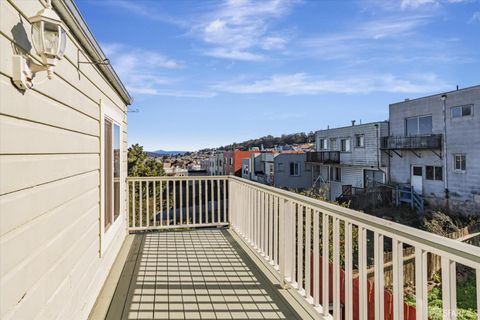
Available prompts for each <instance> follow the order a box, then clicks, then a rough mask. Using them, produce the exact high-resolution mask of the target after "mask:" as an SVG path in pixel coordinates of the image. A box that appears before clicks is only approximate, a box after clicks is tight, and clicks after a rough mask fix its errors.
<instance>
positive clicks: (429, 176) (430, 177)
mask: <svg viewBox="0 0 480 320" xmlns="http://www.w3.org/2000/svg"><path fill="white" fill-rule="evenodd" d="M433 175H434V172H433V166H426V167H425V179H427V180H433V179H434V176H433Z"/></svg>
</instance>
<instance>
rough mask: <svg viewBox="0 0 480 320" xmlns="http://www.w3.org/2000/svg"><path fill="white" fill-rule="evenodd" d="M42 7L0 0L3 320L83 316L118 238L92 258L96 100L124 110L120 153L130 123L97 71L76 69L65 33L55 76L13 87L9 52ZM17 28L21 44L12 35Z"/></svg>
mask: <svg viewBox="0 0 480 320" xmlns="http://www.w3.org/2000/svg"><path fill="white" fill-rule="evenodd" d="M41 8H42V7H41V4H40V2H38V1H33V0H32V1H12V0H7V1H0V56H2V59H0V92H1V94H0V175H1V177H2V178H1V179H0V246H1V250H0V275H1V280H0V305H1V306H2V308H0V318H2V319H3V318H5V319H9V318H11V319H34V318H37V317H38V318H48V319H53V318H64V319H66V318H69V319H82V318H86V317H87V316H88V313H89V311H90V308H91V307H92V306H93V303H94V301H95V298H96V295H97V294H98V292H99V291H100V289H101V286H102V284H103V281H104V280H105V278H106V276H107V274H108V271H109V269H110V266H111V264H112V263H113V261H114V259H115V256H116V253H117V252H118V250H119V248H120V246H121V244H122V242H123V239H124V236H125V228H120V231H119V232H118V234H116V235H115V240H114V242H113V243H112V244H111V246H110V247H109V249H108V250H107V251H106V253H105V255H104V256H102V257H101V258H100V257H99V248H100V243H99V235H98V232H99V222H98V219H99V214H100V186H99V181H100V154H99V152H100V136H99V135H100V120H99V119H100V107H99V106H100V101H103V102H104V103H106V104H108V105H110V106H112V107H115V108H116V110H117V111H118V112H119V113H121V114H122V117H123V119H124V123H123V125H124V134H125V138H124V141H122V143H123V146H124V149H125V150H126V145H127V141H126V123H127V119H126V113H125V104H124V102H123V101H122V99H121V98H120V97H119V95H118V94H117V93H116V91H115V90H114V88H113V86H112V85H111V84H110V83H108V82H107V81H106V80H105V79H104V77H103V75H102V74H101V73H100V72H99V71H98V70H97V67H95V66H93V65H90V64H78V62H79V61H88V59H89V58H88V57H87V56H86V55H85V54H84V53H83V52H84V51H85V50H84V49H83V48H82V47H81V46H79V42H78V41H77V39H75V37H74V36H73V35H72V34H70V33H69V35H68V39H67V48H66V53H65V57H64V59H62V60H60V61H59V62H58V64H57V67H56V69H55V75H54V78H53V79H52V80H45V81H42V79H44V78H45V77H46V74H45V73H39V74H38V75H37V79H38V80H39V81H40V82H41V83H39V84H38V85H36V86H35V87H34V88H33V89H32V90H28V91H26V92H21V91H19V90H17V89H16V88H15V87H14V86H13V85H12V84H11V76H12V73H13V72H12V71H13V65H12V59H11V56H12V54H14V50H16V49H17V50H18V48H23V49H28V48H29V45H30V46H31V42H30V25H29V23H28V21H27V20H26V17H30V16H33V15H34V14H36V12H37V11H39V10H40V9H41ZM21 25H23V28H24V30H25V34H26V36H27V37H28V39H26V40H18V36H17V35H18V32H14V31H13V30H14V29H15V28H16V30H17V31H18V30H19V28H20V26H21ZM29 42H30V43H29ZM79 50H80V51H79ZM29 53H30V54H31V55H32V57H33V58H34V59H37V62H38V61H39V60H38V57H37V56H35V54H34V49H33V48H31V50H30V52H29ZM124 155H126V154H125V153H124ZM125 159H126V157H125ZM122 170H123V172H124V175H126V162H125V161H123V163H122ZM122 223H123V222H122Z"/></svg>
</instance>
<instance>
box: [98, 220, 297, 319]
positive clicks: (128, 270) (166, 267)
mask: <svg viewBox="0 0 480 320" xmlns="http://www.w3.org/2000/svg"><path fill="white" fill-rule="evenodd" d="M107 319H300V317H299V316H298V314H297V313H295V311H294V310H293V309H292V308H291V307H290V305H289V303H288V302H287V301H286V300H285V299H284V298H283V297H282V296H281V295H280V294H279V293H278V289H277V288H275V287H274V286H273V285H272V283H271V282H269V280H268V279H267V278H266V277H265V275H264V274H263V273H262V272H261V271H260V270H259V269H258V267H257V266H256V265H255V264H254V262H253V261H252V260H251V259H250V257H249V256H248V255H247V254H246V253H245V252H244V251H243V249H242V248H241V247H240V246H239V245H238V244H237V243H236V242H235V240H233V239H232V237H231V236H230V234H229V233H228V232H226V231H225V230H220V229H203V230H195V231H176V232H174V231H172V232H156V233H147V234H142V235H137V236H136V238H135V241H134V245H133V246H132V249H131V251H130V253H129V258H128V260H127V262H126V264H125V267H124V270H123V272H122V276H121V279H120V281H119V283H118V285H117V288H116V290H115V295H114V297H113V300H112V302H111V304H110V307H109V310H108V314H107Z"/></svg>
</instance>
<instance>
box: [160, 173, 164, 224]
mask: <svg viewBox="0 0 480 320" xmlns="http://www.w3.org/2000/svg"><path fill="white" fill-rule="evenodd" d="M160 226H162V227H163V182H162V181H161V180H160Z"/></svg>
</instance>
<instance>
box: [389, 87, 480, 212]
mask: <svg viewBox="0 0 480 320" xmlns="http://www.w3.org/2000/svg"><path fill="white" fill-rule="evenodd" d="M441 95H442V94H437V95H433V96H429V97H423V98H420V99H414V100H409V101H404V102H400V103H395V104H391V105H390V130H391V135H394V136H404V135H405V118H408V117H412V116H417V115H429V114H431V115H432V131H433V133H439V134H443V133H444V119H443V102H442V100H441ZM446 95H447V99H446V115H447V117H446V124H447V125H446V128H447V135H446V144H447V150H446V156H445V151H443V153H444V158H440V157H438V156H437V155H435V154H434V153H433V152H432V151H430V150H422V151H420V152H418V155H419V156H420V157H417V156H416V155H414V154H413V153H411V152H409V151H402V152H401V155H402V157H401V158H400V157H399V156H397V155H393V157H392V158H391V178H392V181H394V182H398V183H410V170H411V166H412V165H419V166H422V167H423V168H424V169H423V170H424V174H425V166H427V165H428V166H430V165H436V166H443V167H444V181H430V180H426V179H425V176H424V177H423V193H424V196H425V197H427V198H429V200H430V203H431V204H434V205H444V204H445V201H444V200H445V187H446V186H445V176H446V177H447V182H448V189H449V191H450V205H451V207H452V209H454V210H456V211H458V212H464V213H470V214H480V163H479V162H478V159H480V86H476V87H471V88H466V89H463V90H458V91H452V92H447V93H446ZM466 104H473V109H474V110H473V116H471V117H465V118H460V119H458V118H455V119H452V117H451V108H452V107H454V106H459V105H466ZM437 152H439V151H437ZM455 153H464V154H466V162H467V168H466V171H465V172H464V173H458V172H455V171H454V170H453V165H454V162H453V155H454V154H455ZM445 159H446V168H445ZM445 170H446V175H445Z"/></svg>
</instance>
